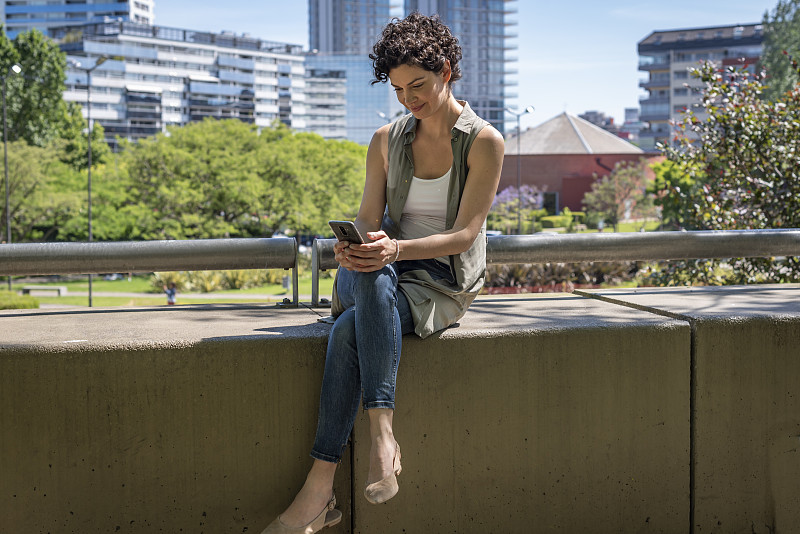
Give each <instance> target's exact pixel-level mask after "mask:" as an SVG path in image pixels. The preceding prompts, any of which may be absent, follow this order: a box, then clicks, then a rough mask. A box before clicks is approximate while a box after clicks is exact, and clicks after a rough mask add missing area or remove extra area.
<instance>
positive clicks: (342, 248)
mask: <svg viewBox="0 0 800 534" xmlns="http://www.w3.org/2000/svg"><path fill="white" fill-rule="evenodd" d="M333 253H334V256H333V257H334V259H335V260H336V261H338V262H339V265H341V266H342V267H344V268H345V269H347V270H348V271H352V270H353V269H355V268H356V267H357V265H356V263H355V262H354V261H353V259H354V258H352V257H351V255H350V242H349V241H337V242H336V243H335V244H334V245H333Z"/></svg>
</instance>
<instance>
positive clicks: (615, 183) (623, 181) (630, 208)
mask: <svg viewBox="0 0 800 534" xmlns="http://www.w3.org/2000/svg"><path fill="white" fill-rule="evenodd" d="M583 203H584V204H585V205H586V210H587V211H588V212H595V213H597V214H599V216H600V218H601V219H602V220H604V221H606V222H608V223H610V224H611V225H612V226H613V227H614V230H615V231H616V230H617V226H618V225H619V222H620V221H621V220H623V219H625V218H632V217H633V218H639V217H646V216H648V215H650V214H651V212H652V200H651V198H650V197H649V196H648V195H647V178H646V175H645V164H644V162H643V161H638V162H627V161H620V162H619V163H617V164H616V165H614V170H613V171H612V172H611V174H609V175H607V176H603V178H602V179H600V180H597V181H595V182H594V183H593V184H592V190H591V191H590V192H588V193H586V195H584V197H583Z"/></svg>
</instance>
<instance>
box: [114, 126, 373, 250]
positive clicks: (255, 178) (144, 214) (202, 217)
mask: <svg viewBox="0 0 800 534" xmlns="http://www.w3.org/2000/svg"><path fill="white" fill-rule="evenodd" d="M123 147H124V148H123V152H122V155H121V162H120V163H121V165H120V166H119V167H118V169H117V171H116V172H117V173H118V175H117V176H115V179H116V180H124V181H125V182H126V184H127V186H126V187H127V191H128V192H129V195H130V196H129V198H128V199H127V200H126V201H125V202H123V203H122V204H121V205H119V206H118V207H117V208H115V209H117V210H118V213H119V214H121V215H124V217H123V220H125V221H126V223H125V224H126V225H130V231H131V232H132V233H134V235H133V236H132V237H134V238H141V239H187V238H208V237H226V236H248V237H249V236H271V235H272V234H273V233H275V232H277V231H278V230H297V231H306V232H312V233H318V232H323V231H325V228H327V221H328V220H329V219H333V218H341V217H352V216H354V215H355V212H356V210H357V207H358V203H359V201H360V198H361V189H362V187H363V183H364V168H365V158H366V149H365V148H364V147H361V146H360V145H356V144H354V143H350V142H340V141H326V140H324V139H323V138H322V137H320V136H318V135H315V134H302V133H292V132H290V131H289V130H288V129H287V128H286V127H285V126H280V127H276V128H267V129H264V130H263V131H262V132H261V134H259V133H258V131H257V130H256V128H255V127H254V126H252V125H249V124H246V123H244V122H241V121H238V120H222V121H218V120H214V119H207V120H205V121H203V122H199V123H192V124H189V125H186V126H183V127H176V128H170V130H169V134H168V135H165V134H159V135H156V136H155V137H152V138H147V139H142V140H141V141H139V142H138V143H137V144H135V145H132V144H123ZM104 172H105V173H107V172H108V168H106V169H105V171H104Z"/></svg>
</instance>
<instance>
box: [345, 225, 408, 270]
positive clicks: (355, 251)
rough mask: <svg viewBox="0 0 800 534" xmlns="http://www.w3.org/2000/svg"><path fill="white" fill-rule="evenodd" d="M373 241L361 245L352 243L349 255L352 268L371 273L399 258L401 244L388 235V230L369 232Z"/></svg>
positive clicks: (369, 236)
mask: <svg viewBox="0 0 800 534" xmlns="http://www.w3.org/2000/svg"><path fill="white" fill-rule="evenodd" d="M367 237H368V238H369V239H372V242H371V243H365V244H363V245H359V244H356V243H351V244H350V246H349V247H348V256H349V260H350V262H351V264H352V270H354V271H360V272H364V273H369V272H372V271H377V270H378V269H381V268H383V267H385V266H386V265H389V264H390V263H392V262H393V261H395V260H396V259H397V253H398V251H399V249H398V248H397V247H398V246H399V245H398V244H397V241H395V240H393V239H391V238H390V237H389V236H387V235H386V232H384V231H383V230H379V231H377V232H367Z"/></svg>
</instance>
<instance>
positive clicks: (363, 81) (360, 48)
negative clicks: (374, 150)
mask: <svg viewBox="0 0 800 534" xmlns="http://www.w3.org/2000/svg"><path fill="white" fill-rule="evenodd" d="M391 8H392V6H391V3H390V1H389V0H309V1H308V15H309V17H308V29H309V41H310V43H309V45H310V46H309V48H310V50H311V51H310V53H309V55H308V57H307V58H306V67H307V68H308V69H314V70H319V69H322V70H328V71H340V72H343V73H344V76H345V78H346V80H347V82H346V84H347V89H346V94H347V104H346V113H345V118H344V120H345V121H346V129H347V139H349V140H351V141H355V142H356V143H360V144H364V145H365V144H369V141H370V139H372V134H373V133H375V130H377V129H378V128H380V127H381V126H383V125H384V124H386V121H388V120H391V119H392V118H394V117H395V116H396V115H397V111H398V110H399V109H400V107H401V106H400V104H399V103H398V102H397V99H396V98H395V95H394V91H392V90H391V88H390V87H389V86H387V85H385V84H376V85H370V81H371V80H372V62H371V61H370V59H369V54H370V52H372V45H373V44H374V43H375V41H376V40H377V39H378V36H379V35H380V33H381V31H382V30H383V27H384V26H385V25H386V23H387V22H389V19H390V17H391Z"/></svg>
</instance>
